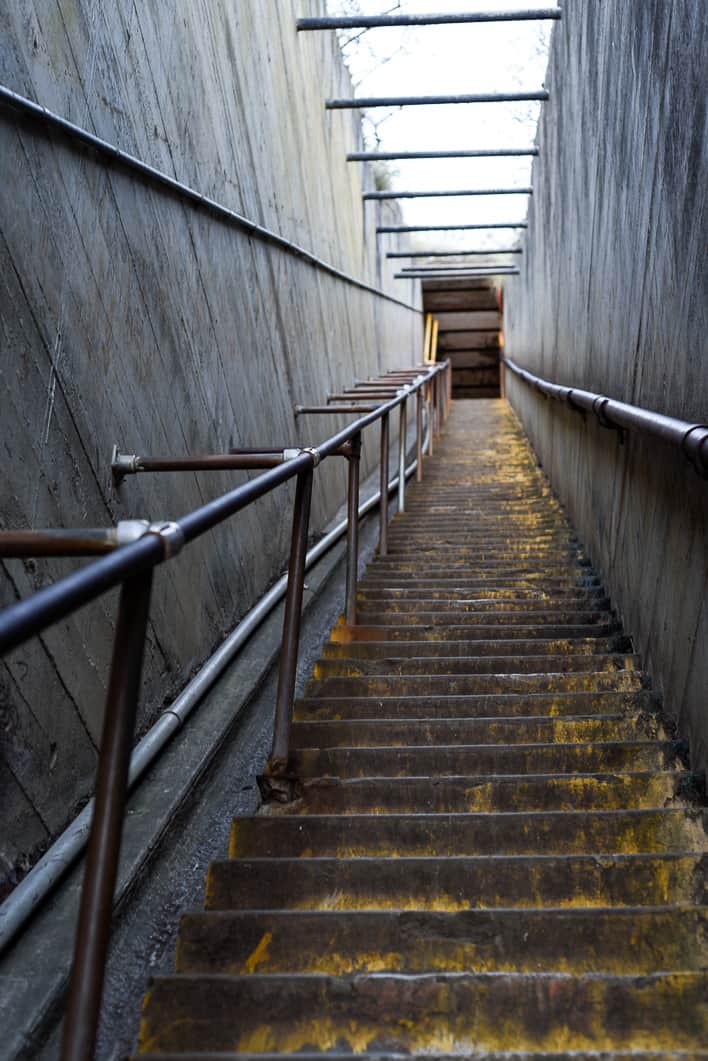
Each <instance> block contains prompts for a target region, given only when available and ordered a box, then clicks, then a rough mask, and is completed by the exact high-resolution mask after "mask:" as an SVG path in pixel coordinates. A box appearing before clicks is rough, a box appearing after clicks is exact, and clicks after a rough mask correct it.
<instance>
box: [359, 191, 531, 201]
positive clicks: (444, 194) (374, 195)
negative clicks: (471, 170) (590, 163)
mask: <svg viewBox="0 0 708 1061" xmlns="http://www.w3.org/2000/svg"><path fill="white" fill-rule="evenodd" d="M458 195H533V188H453V189H445V190H443V191H423V192H393V191H385V192H364V195H363V198H364V199H439V198H445V199H449V198H453V199H454V198H455V196H458Z"/></svg>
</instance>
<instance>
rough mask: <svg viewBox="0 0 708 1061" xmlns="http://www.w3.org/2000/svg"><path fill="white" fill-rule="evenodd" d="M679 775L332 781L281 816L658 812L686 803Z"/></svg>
mask: <svg viewBox="0 0 708 1061" xmlns="http://www.w3.org/2000/svg"><path fill="white" fill-rule="evenodd" d="M689 784H690V782H689V781H688V779H687V777H686V775H684V774H682V773H678V772H668V771H667V772H665V773H655V774H632V773H626V774H623V775H619V776H618V775H616V774H614V775H613V774H607V775H599V776H592V775H587V776H576V777H552V776H551V777H532V778H527V777H509V778H504V777H493V778H474V777H459V778H458V777H456V778H439V777H436V778H412V779H408V778H392V777H384V778H364V779H362V780H356V781H343V780H341V779H339V778H332V779H331V780H329V781H327V780H324V779H319V778H318V779H317V780H315V781H309V782H305V783H304V786H303V790H302V795H301V798H300V799H297V800H295V801H294V802H293V803H284V804H282V805H279V806H277V807H275V808H273V811H272V813H275V814H279V815H281V814H283V815H284V814H290V815H300V814H461V813H465V812H476V813H499V812H512V811H543V810H550V811H578V810H593V811H599V810H619V809H620V808H622V807H628V808H633V809H635V810H639V809H649V808H657V807H663V806H668V805H670V804H671V803H672V802H673V801H675V800H676V799H678V800H679V801H680V800H681V797H682V793H683V787H684V785H685V786H688V785H689Z"/></svg>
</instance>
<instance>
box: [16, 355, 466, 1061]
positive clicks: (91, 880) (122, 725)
mask: <svg viewBox="0 0 708 1061" xmlns="http://www.w3.org/2000/svg"><path fill="white" fill-rule="evenodd" d="M414 372H416V373H417V374H416V375H415V376H414V378H412V379H411V380H410V381H409V382H407V383H406V384H405V386H402V387H400V389H397V390H396V392H395V393H394V394H393V395H392V396H389V395H388V394H387V395H386V398H387V400H384V401H380V404H378V405H376V406H375V407H367V408H369V409H370V411H368V412H366V414H365V415H364V416H362V417H360V418H359V419H358V420H356V421H354V422H353V423H351V424H349V425H348V426H347V427H345V428H343V429H342V430H341V431H339V432H338V433H337V434H335V435H333V436H331V437H330V438H327V439H325V441H324V442H322V443H321V444H320V445H319V446H317V447H307V448H298V449H293V450H283V451H282V452H281V451H279V450H268V449H266V448H263V449H260V450H258V451H257V452H256V454H255V457H256V459H257V460H258V461H261V460H262V461H263V463H264V464H267V463H270V464H273V465H274V466H273V467H270V468H269V469H268V470H267V471H265V472H264V473H263V474H261V475H259V476H258V477H257V478H255V479H253V480H252V481H250V482H249V483H246V484H244V485H241V486H238V487H236V488H235V489H233V490H230V491H228V492H227V493H225V494H222V495H221V496H220V497H217V498H215V499H214V500H212V501H209V502H207V504H205V505H202V506H201V507H200V508H198V509H195V510H194V511H192V512H189V513H187V514H186V515H185V516H183V517H181V518H180V519H179V520H176V521H174V522H162V523H149V522H148V521H141V520H131V521H124V524H123V525H120V524H119V526H118V527H117V528H114V529H110V530H95V529H87V530H85V531H38V532H37V531H29V532H27V531H25V532H16V531H10V532H0V555H3V544H4V545H5V546H6V551H5V552H4V555H14V556H21V555H24V556H31V555H55V556H56V555H87V554H89V555H90V554H92V553H93V552H94V551H95V550H96V549H97V548H98V549H100V550H101V551H103V550H106V549H108V550H110V551H109V552H108V555H104V556H100V557H99V558H98V559H96V560H94V561H93V562H91V563H89V564H88V565H87V566H85V567H83V568H82V569H80V570H78V571H74V572H72V573H71V574H70V575H67V576H65V577H64V578H62V579H60V580H59V581H58V582H56V583H55V584H54V585H52V586H48V587H46V588H44V589H41V590H39V591H37V592H36V593H34V594H33V595H32V596H31V597H29V598H27V599H25V600H22V601H18V602H17V603H15V604H12V605H10V606H8V607H7V608H5V609H3V610H2V611H1V612H0V653H3V652H7V651H10V650H11V649H13V648H16V647H17V646H18V645H20V644H22V643H23V642H24V641H26V640H27V639H28V638H30V637H32V636H35V635H37V634H39V633H41V632H42V631H43V630H44V629H45V628H46V627H47V626H49V625H51V624H52V623H54V622H57V621H58V620H59V619H62V618H64V617H65V616H67V615H69V614H70V613H72V612H73V611H75V610H76V609H78V608H80V607H83V606H84V605H86V604H88V603H90V602H91V601H94V600H96V599H97V598H98V597H100V596H102V595H103V594H104V593H106V592H108V591H109V590H110V589H113V588H116V587H120V603H119V609H118V619H117V624H116V632H115V637H114V642H113V653H112V660H111V669H110V677H109V683H108V692H107V698H106V708H105V712H104V722H103V732H102V735H101V743H100V749H99V760H98V771H97V783H96V793H95V804H94V814H93V818H92V822H91V833H90V838H89V846H88V853H87V857H86V869H85V872H84V880H83V885H82V892H81V905H80V911H79V923H78V928H77V934H76V943H75V948H74V958H73V964H72V972H71V980H70V985H69V999H68V1004H67V1009H66V1015H65V1020H64V1035H63V1044H62V1055H61V1056H62V1059H63V1061H89V1059H90V1058H91V1057H92V1056H93V1050H94V1043H95V1037H96V1031H97V1027H98V1019H99V1014H100V1004H101V996H102V990H103V979H104V973H105V962H106V956H107V951H108V944H109V939H110V922H111V912H112V900H113V893H114V888H115V880H116V873H117V866H118V857H119V853H120V840H121V832H122V824H123V817H124V813H125V803H126V798H127V789H128V772H129V762H130V753H131V746H132V742H133V735H134V727H135V717H136V712H137V704H138V694H139V688H140V676H141V671H142V659H143V653H144V644H145V635H146V629H147V623H148V619H149V602H150V592H151V587H152V579H153V573H154V568H155V567H157V566H158V564H161V563H163V562H165V561H167V560H169V559H171V558H172V557H173V556H176V555H177V553H178V552H180V551H181V549H182V548H183V547H184V546H185V545H186V544H188V543H189V542H191V541H193V540H194V539H195V538H198V537H200V536H201V535H202V534H205V533H206V532H207V531H209V530H211V529H212V528H213V527H215V526H217V525H218V524H220V523H222V522H224V521H225V520H226V519H229V518H230V517H231V516H233V515H235V514H236V513H237V512H240V511H241V510H242V509H244V508H246V507H248V506H249V505H250V504H252V503H253V502H254V501H256V500H258V499H259V498H261V497H263V496H265V495H266V494H268V493H270V492H271V491H272V490H274V489H276V488H277V487H278V486H281V485H282V484H283V483H285V482H287V481H289V480H290V479H292V478H295V477H297V490H296V497H295V504H294V508H293V526H292V535H291V550H290V565H289V568H288V583H287V592H286V603H285V618H284V623H283V636H282V645H281V653H280V668H279V676H278V691H277V694H276V697H277V698H276V719H275V723H274V734H273V748H272V752H271V757H270V760H269V775H270V777H269V780H270V782H271V785H273V786H277V784H278V783H279V782H280V783H284V784H287V783H288V770H289V760H290V726H291V720H292V710H293V694H294V688H295V675H296V668H297V653H298V643H299V634H300V622H301V611H302V595H303V587H304V574H305V563H304V558H305V553H306V550H307V536H308V528H309V512H310V497H311V491H312V479H313V472H314V469H315V468H316V467H317V466H318V465H319V464H320V463H321V461H322V460H325V459H326V458H327V457H330V456H335V455H344V456H347V457H348V458H349V461H350V474H349V501H348V515H349V523H350V526H349V533H348V542H349V548H348V574H347V604H346V610H347V615H348V616H351V615H354V616H355V607H356V605H355V597H356V570H357V569H356V564H357V550H358V533H357V532H358V528H357V527H356V526H354V525H353V524H354V523H357V522H358V498H359V474H358V456H359V450H360V444H361V435H362V432H363V431H364V430H365V428H366V427H368V426H370V425H371V424H373V423H375V422H376V421H378V420H381V423H382V441H383V439H384V438H386V441H387V436H388V417H389V414H390V412H391V411H392V410H393V409H395V408H396V407H397V406H400V408H401V409H402V410H405V406H406V402H407V399H408V398H409V397H410V396H411V395H412V394H415V393H416V392H417V391H418V390H420V389H421V388H422V387H427V386H433V387H434V389H435V392H436V394H437V396H438V402H442V396H443V394H444V393H445V392H446V387H445V386H443V384H444V383H445V374H449V363H448V362H445V363H441V364H437V365H434V366H425V367H422V368H420V369H418V370H414ZM382 397H383V395H382ZM439 408H440V409H441V410H442V409H443V406H442V405H439ZM404 417H405V412H403V414H402V419H404ZM403 446H404V447H405V436H404V439H403ZM387 449H388V447H387V446H386V450H387ZM382 453H383V445H382ZM210 456H214V455H205V457H196V458H190V457H186V458H178V459H175V460H170V459H169V458H167V459H164V460H154V461H153V462H152V463H153V466H152V468H151V469H150V470H153V471H158V470H163V471H164V470H167V466H171V467H173V468H174V467H175V466H179V470H194V469H195V464H196V465H199V464H200V463H201V464H204V463H205V462H206V465H207V467H208V468H212V469H213V468H215V467H220V468H224V467H230V468H231V467H235V466H238V465H239V464H242V465H243V463H248V462H249V458H250V457H253V456H254V454H253V453H251V454H246V455H244V454H242V455H241V457H239V456H238V455H226V454H219V455H215V456H216V460H211V459H210ZM251 466H253V465H252V464H251ZM131 470H134V471H139V470H144V471H147V470H148V468H147V467H145V466H143V467H142V468H138V467H134V468H131ZM404 478H405V461H404ZM387 480H388V462H387V464H386V481H387ZM399 491H400V485H399ZM387 498H388V490H386V491H385V493H384V494H383V495H382V501H381V505H382V507H384V508H387ZM128 525H129V526H128ZM126 540H127V542H128V543H127V544H121V543H122V542H123V541H126ZM381 545H382V546H383V547H384V548H385V535H384V536H383V537H382V541H381Z"/></svg>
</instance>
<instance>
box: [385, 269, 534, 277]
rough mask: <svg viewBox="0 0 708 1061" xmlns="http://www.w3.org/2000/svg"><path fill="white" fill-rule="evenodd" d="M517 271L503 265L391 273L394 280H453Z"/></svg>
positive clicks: (510, 274) (501, 274)
mask: <svg viewBox="0 0 708 1061" xmlns="http://www.w3.org/2000/svg"><path fill="white" fill-rule="evenodd" d="M519 272H520V270H519V269H505V268H503V267H502V268H501V269H494V268H490V269H479V270H476V271H474V272H473V271H472V270H469V269H454V270H451V271H450V272H435V273H431V272H428V271H426V270H424V269H419V270H416V272H413V273H394V274H393V279H394V280H421V279H422V280H435V279H436V278H439V279H440V280H454V279H455V278H456V277H459V278H460V279H472V280H473V279H474V278H475V277H477V276H518V275H519Z"/></svg>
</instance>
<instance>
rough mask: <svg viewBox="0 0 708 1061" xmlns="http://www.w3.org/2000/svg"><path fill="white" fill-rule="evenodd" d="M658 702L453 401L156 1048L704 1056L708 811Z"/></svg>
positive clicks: (493, 442)
mask: <svg viewBox="0 0 708 1061" xmlns="http://www.w3.org/2000/svg"><path fill="white" fill-rule="evenodd" d="M656 709H657V703H656V698H655V696H654V694H653V693H652V690H651V687H650V683H649V679H648V677H647V675H646V674H645V673H644V672H643V671H642V669H641V664H640V661H639V659H638V658H637V656H636V655H635V654H633V652H632V649H631V645H630V642H629V641H628V639H627V638H626V637H625V636H624V635H623V632H622V630H621V629H620V626H619V624H618V622H617V620H616V618H615V616H614V614H613V611H612V608H611V604H610V601H609V600H608V599H607V596H606V594H605V592H604V590H603V588H602V586H601V585H600V583H599V579H598V577H597V575H596V573H595V572H594V571H593V568H592V566H591V563H590V561H589V559H588V557H587V556H586V555H585V554H584V552H583V548H582V546H581V544H580V543H579V542H578V541H577V539H576V537H575V535H574V533H573V529H572V527H571V526H570V525H569V523H568V520H567V518H566V516H565V515H564V513H563V511H562V509H561V507H560V505H559V504H558V502H557V501H556V499H555V498H554V496H553V494H552V492H551V490H550V488H549V486H548V484H547V482H546V481H545V479H544V477H543V475H542V473H541V472H540V471H539V469H538V468H537V466H536V464H535V461H534V458H533V454H532V453H531V451H530V449H529V446H528V444H527V442H526V441H525V438H524V436H523V434H522V432H521V430H520V428H519V426H518V424H517V422H516V420H515V418H514V416H513V414H512V412H511V411H510V408H509V406H508V405H507V404H506V402H504V401H502V400H482V401H479V402H464V403H458V404H457V405H455V406H454V407H453V409H452V412H451V415H450V417H449V419H448V421H447V423H446V427H445V429H444V431H443V433H442V436H441V439H440V442H439V444H438V445H436V447H435V455H434V456H433V457H430V458H428V459H426V462H425V477H424V480H423V482H422V483H419V484H416V485H414V486H412V487H411V489H410V492H409V494H408V498H407V510H406V512H405V513H404V514H402V515H399V516H396V517H395V519H394V521H393V524H392V526H391V528H390V532H389V550H388V554H387V555H386V556H385V557H379V556H377V557H376V558H375V559H374V560H373V561H372V562H371V563H370V564H369V567H368V570H367V572H366V575H365V576H364V577H363V578H362V580H361V583H360V589H359V615H358V625H357V626H353V627H349V626H346V625H343V624H341V623H340V624H339V625H337V626H335V627H334V629H333V630H332V633H331V636H330V639H329V641H328V642H327V643H326V644H325V646H324V649H323V654H322V658H321V659H320V660H319V662H318V663H317V664H316V666H315V670H314V674H313V677H312V680H311V681H310V682H309V684H308V686H307V688H306V690H305V695H304V697H303V698H302V699H301V700H300V701H299V702H298V704H297V706H296V713H295V719H296V721H295V723H294V734H293V735H294V743H295V747H296V752H295V761H294V763H293V769H294V772H295V773H296V775H297V776H298V777H299V778H300V780H301V790H300V795H299V798H298V799H297V800H296V801H295V802H294V803H291V804H273V803H271V804H268V805H266V806H264V807H263V808H262V810H261V812H260V813H259V814H258V815H256V816H254V817H248V818H237V819H236V820H235V821H234V824H233V832H232V837H231V849H230V852H229V857H228V858H227V859H224V861H221V862H217V863H214V864H213V865H212V866H211V867H210V871H209V877H208V881H207V887H206V909H205V911H204V912H196V913H190V914H187V915H186V916H185V917H184V918H183V920H182V924H181V928H180V933H179V945H178V953H177V971H176V974H175V975H173V976H165V977H160V978H157V979H155V980H154V981H153V982H152V984H151V985H150V987H149V989H148V992H147V995H146V998H145V1003H144V1011H143V1021H142V1028H141V1038H140V1050H141V1051H142V1054H141V1056H142V1057H143V1058H144V1057H145V1056H146V1055H148V1056H152V1057H155V1058H157V1057H162V1058H164V1057H165V1056H166V1055H174V1056H175V1057H181V1058H183V1059H184V1058H185V1057H190V1058H194V1059H196V1058H200V1057H203V1058H207V1057H210V1056H211V1057H213V1056H214V1055H219V1056H223V1055H224V1054H226V1055H234V1054H240V1055H244V1056H245V1055H248V1056H252V1055H254V1054H258V1055H263V1054H279V1055H295V1054H297V1055H298V1057H299V1058H301V1059H302V1058H308V1057H310V1056H312V1055H319V1054H320V1053H322V1052H325V1051H326V1052H328V1053H329V1054H330V1056H332V1055H334V1056H337V1055H347V1056H349V1055H351V1054H357V1055H365V1056H378V1057H379V1058H381V1057H382V1056H386V1057H391V1056H393V1055H404V1054H405V1055H407V1056H411V1055H412V1056H423V1055H424V1056H426V1057H438V1058H441V1057H449V1056H454V1055H458V1056H467V1057H478V1058H485V1059H488V1061H491V1059H497V1061H501V1059H506V1058H508V1059H511V1058H517V1059H519V1058H534V1059H537V1061H540V1059H542V1058H544V1059H550V1058H556V1059H559V1058H575V1059H576V1061H580V1059H588V1061H589V1059H598V1061H599V1059H600V1058H605V1059H606V1058H610V1057H611V1058H624V1057H626V1058H630V1057H631V1058H633V1059H644V1061H648V1059H650V1058H651V1059H657V1061H658V1059H665V1061H668V1059H678V1058H685V1059H689V1058H690V1059H695V1058H708V1049H707V1048H706V1044H707V1043H708V974H707V973H706V968H707V959H708V946H707V933H706V924H707V920H706V910H707V907H706V905H705V904H706V869H707V868H708V858H707V857H706V849H707V845H706V835H705V831H704V820H703V815H704V812H703V810H702V809H701V808H700V807H699V806H698V805H697V803H695V802H693V796H692V778H691V775H690V774H689V773H688V771H687V770H686V768H685V767H684V766H683V765H682V763H681V761H680V760H679V758H678V757H677V751H678V750H679V746H678V745H677V744H676V743H675V742H673V741H672V740H671V737H670V734H667V733H666V732H665V731H664V729H663V728H662V724H661V721H660V717H659V715H658V714H657V710H656Z"/></svg>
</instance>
